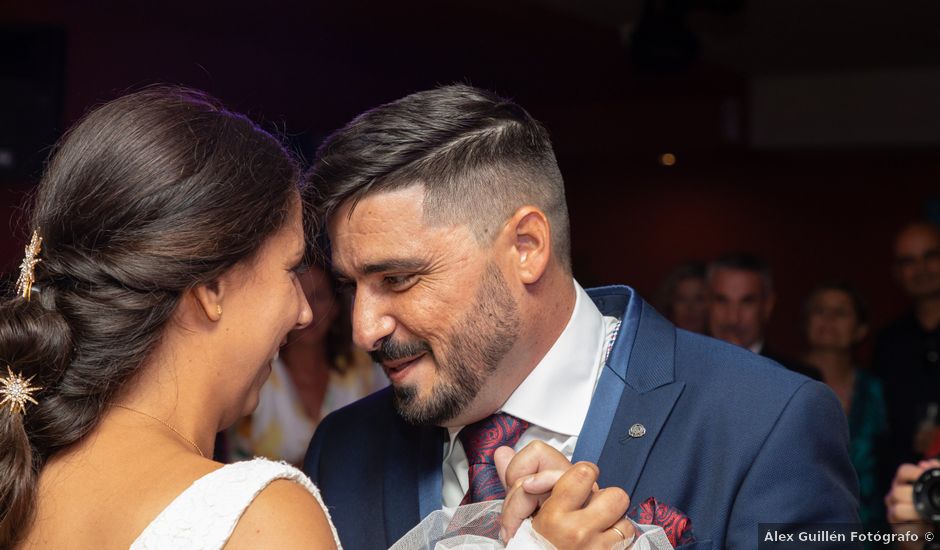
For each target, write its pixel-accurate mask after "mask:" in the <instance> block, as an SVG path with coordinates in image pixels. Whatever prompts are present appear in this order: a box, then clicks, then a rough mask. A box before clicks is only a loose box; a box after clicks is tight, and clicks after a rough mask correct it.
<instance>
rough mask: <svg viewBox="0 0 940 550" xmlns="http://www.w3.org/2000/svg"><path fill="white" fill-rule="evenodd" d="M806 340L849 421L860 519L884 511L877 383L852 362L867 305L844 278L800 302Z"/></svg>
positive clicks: (810, 358) (882, 420)
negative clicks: (858, 494)
mask: <svg viewBox="0 0 940 550" xmlns="http://www.w3.org/2000/svg"><path fill="white" fill-rule="evenodd" d="M804 315H805V329H806V341H807V343H808V344H809V349H808V351H807V352H806V355H805V356H804V357H803V360H804V361H805V362H806V363H808V364H810V365H812V366H814V367H816V368H817V369H819V371H820V372H821V373H822V378H823V382H825V383H826V384H828V385H829V387H830V388H832V390H833V391H834V392H835V393H836V395H837V396H838V397H839V401H841V402H842V408H843V410H845V414H846V416H847V417H848V421H849V437H850V448H849V454H850V456H851V459H852V464H853V465H854V466H855V470H856V472H857V473H858V478H859V486H860V509H859V516H860V517H861V519H862V522H863V523H873V522H875V523H877V522H879V521H881V520H882V518H883V517H884V507H883V502H882V496H883V495H884V490H883V487H880V482H879V479H880V478H879V474H880V470H879V468H880V466H881V465H880V464H879V460H878V446H879V443H880V442H881V438H882V436H883V435H884V434H885V432H886V430H887V412H886V408H885V402H884V395H883V393H882V389H881V383H880V382H879V381H878V380H877V379H876V378H875V377H874V376H872V375H870V374H868V372H866V371H865V370H863V369H860V368H859V366H858V364H857V363H856V362H855V358H854V352H855V348H856V347H857V346H858V344H860V343H861V342H862V341H863V340H864V339H865V337H866V336H867V335H868V310H867V308H866V306H865V303H864V301H863V300H862V298H861V296H860V295H859V294H858V292H857V291H856V290H855V289H854V288H852V287H851V286H849V285H847V284H845V283H829V284H824V285H820V286H818V287H816V289H815V290H814V291H813V292H812V293H811V294H810V296H809V298H808V299H807V300H806V303H805V304H804Z"/></svg>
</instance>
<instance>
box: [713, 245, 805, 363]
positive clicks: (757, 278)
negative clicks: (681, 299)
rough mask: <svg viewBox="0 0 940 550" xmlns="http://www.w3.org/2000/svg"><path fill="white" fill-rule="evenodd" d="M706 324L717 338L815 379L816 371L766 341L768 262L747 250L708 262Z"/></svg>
mask: <svg viewBox="0 0 940 550" xmlns="http://www.w3.org/2000/svg"><path fill="white" fill-rule="evenodd" d="M706 282H707V284H708V296H709V303H708V328H709V331H711V335H712V336H714V337H715V338H718V339H720V340H724V341H726V342H729V343H732V344H734V345H737V346H741V347H742V348H747V349H749V350H751V351H752V352H754V353H757V354H760V355H763V356H764V357H767V358H769V359H772V360H774V361H776V362H778V363H780V364H781V365H783V366H785V367H786V368H788V369H790V370H792V371H796V372H799V373H801V374H805V375H807V376H810V377H812V378H815V379H817V380H819V379H820V374H819V371H817V370H816V369H815V368H813V367H810V366H808V365H805V364H803V363H802V362H800V361H797V360H794V359H792V358H791V357H792V356H788V355H783V354H780V353H779V352H778V351H776V350H773V349H772V348H771V347H770V346H768V345H767V342H766V336H765V331H766V328H767V324H768V323H769V322H770V316H771V314H772V313H773V311H774V305H775V303H776V299H777V297H776V294H775V293H774V285H773V275H772V273H771V271H770V266H768V265H767V263H766V262H764V260H762V259H760V258H758V257H757V256H755V255H753V254H749V253H732V254H726V255H723V256H721V257H719V258H718V259H716V260H714V261H712V262H711V263H709V264H708V269H707V270H706Z"/></svg>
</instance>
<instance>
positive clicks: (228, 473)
mask: <svg viewBox="0 0 940 550" xmlns="http://www.w3.org/2000/svg"><path fill="white" fill-rule="evenodd" d="M278 479H288V480H291V481H293V482H295V483H298V484H300V485H302V486H303V487H305V488H306V489H307V490H308V491H310V494H311V495H313V496H314V498H316V499H317V502H319V503H320V506H321V507H322V508H323V513H324V514H326V517H327V520H328V521H329V523H330V528H331V529H332V531H333V540H335V541H336V545H337V548H341V547H340V544H339V536H338V535H337V533H336V528H335V527H333V522H332V520H330V514H329V511H328V510H327V508H326V506H324V505H323V500H322V499H321V498H320V491H319V490H317V488H316V486H314V484H313V482H312V481H310V478H308V477H307V476H306V475H304V473H303V472H301V471H300V470H298V469H297V468H294V467H293V466H291V465H289V464H286V463H284V462H273V461H270V460H267V459H263V458H256V459H254V460H247V461H244V462H236V463H234V464H228V465H226V466H223V467H222V468H219V469H218V470H216V471H214V472H211V473H209V474H206V475H205V476H203V477H201V478H199V479H197V480H196V481H195V482H193V484H192V485H190V486H189V488H188V489H186V490H185V491H183V492H182V493H180V495H179V496H177V497H176V498H175V499H174V500H173V502H171V503H170V505H169V506H167V507H166V508H164V510H163V511H162V512H160V515H158V516H157V517H156V519H154V520H153V521H152V522H151V523H150V525H148V526H147V528H146V529H144V531H143V532H142V533H141V534H140V536H139V537H137V540H135V541H134V543H133V544H131V550H165V549H177V550H197V549H198V550H219V549H221V548H222V547H223V546H225V543H226V542H228V539H229V537H230V536H232V531H234V530H235V525H236V524H237V523H238V520H239V519H240V518H241V516H242V514H243V513H244V512H245V510H246V509H247V508H248V506H249V505H250V504H251V503H252V501H254V499H255V497H256V496H258V493H260V492H261V491H262V490H264V488H265V487H267V486H268V484H269V483H271V482H272V481H275V480H278Z"/></svg>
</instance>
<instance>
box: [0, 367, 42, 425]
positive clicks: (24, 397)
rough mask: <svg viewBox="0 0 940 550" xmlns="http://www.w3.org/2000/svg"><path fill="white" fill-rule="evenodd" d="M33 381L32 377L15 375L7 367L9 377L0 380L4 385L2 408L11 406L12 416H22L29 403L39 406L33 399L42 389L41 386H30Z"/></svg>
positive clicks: (1, 390) (0, 390) (0, 392)
mask: <svg viewBox="0 0 940 550" xmlns="http://www.w3.org/2000/svg"><path fill="white" fill-rule="evenodd" d="M32 379H33V377H32V376H30V377H29V378H23V377H22V376H21V375H19V374H13V371H12V370H10V365H7V375H6V376H5V377H3V378H0V384H2V385H3V387H2V388H0V395H2V396H3V399H2V400H0V408H2V407H3V406H4V405H6V404H9V405H10V413H11V414H12V413H16V412H18V413H21V414H22V413H25V412H26V402H27V401H29V402H30V403H32V404H33V405H38V404H39V403H38V402H37V401H36V400H35V399H33V392H35V391H39V390H41V389H42V388H40V387H39V386H30V385H29V383H30V381H31V380H32Z"/></svg>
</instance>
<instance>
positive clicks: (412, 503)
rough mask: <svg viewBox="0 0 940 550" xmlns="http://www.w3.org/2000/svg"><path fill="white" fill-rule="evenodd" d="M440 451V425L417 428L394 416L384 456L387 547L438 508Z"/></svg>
mask: <svg viewBox="0 0 940 550" xmlns="http://www.w3.org/2000/svg"><path fill="white" fill-rule="evenodd" d="M442 452H443V444H442V443H441V438H440V428H434V427H420V428H416V427H413V426H409V425H408V424H407V423H405V422H404V421H403V420H401V419H400V418H397V417H396V421H395V423H394V427H393V429H392V430H391V433H390V434H389V437H388V439H387V445H386V449H385V453H386V454H385V457H384V459H385V465H386V470H385V479H384V482H383V487H382V488H383V496H382V501H383V508H384V510H383V512H384V514H383V515H384V520H385V539H386V545H387V546H391V545H392V544H394V543H395V542H396V541H397V540H398V539H400V538H401V537H403V536H404V535H405V534H406V533H407V532H408V531H409V530H411V528H412V527H414V526H415V525H417V524H418V523H419V522H420V521H421V519H422V518H423V517H424V515H426V513H429V511H430V510H436V509H439V508H440V507H441V505H440V500H441V484H440V478H441V475H442V474H441V453H442ZM435 471H436V474H435ZM435 480H436V481H435ZM435 483H436V489H435V487H434V486H435ZM435 492H436V502H435Z"/></svg>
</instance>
